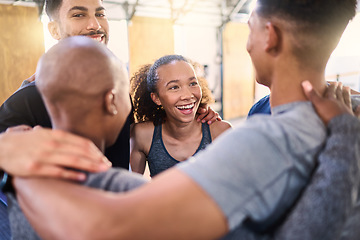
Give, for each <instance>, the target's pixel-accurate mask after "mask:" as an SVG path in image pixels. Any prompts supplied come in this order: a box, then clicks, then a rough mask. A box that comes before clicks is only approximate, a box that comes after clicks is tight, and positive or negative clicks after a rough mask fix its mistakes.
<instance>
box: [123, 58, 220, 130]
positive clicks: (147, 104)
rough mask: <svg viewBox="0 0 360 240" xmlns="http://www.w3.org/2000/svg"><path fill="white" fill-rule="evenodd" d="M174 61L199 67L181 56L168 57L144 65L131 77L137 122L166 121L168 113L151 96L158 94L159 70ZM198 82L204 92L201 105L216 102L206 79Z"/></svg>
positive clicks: (158, 122) (199, 79)
mask: <svg viewBox="0 0 360 240" xmlns="http://www.w3.org/2000/svg"><path fill="white" fill-rule="evenodd" d="M174 61H184V62H187V63H190V64H191V65H192V66H193V67H195V66H199V64H198V63H196V62H193V61H190V60H188V59H186V58H184V57H183V56H181V55H166V56H163V57H161V58H159V59H158V60H156V61H155V62H154V64H153V65H151V64H146V65H143V66H142V67H140V69H139V70H138V71H137V72H135V73H134V75H133V76H132V77H131V79H130V95H131V99H132V102H133V106H134V120H135V122H137V123H138V122H146V121H151V122H153V123H154V124H156V125H158V124H161V123H163V122H164V121H165V118H166V113H165V111H164V109H163V108H162V107H161V106H158V105H157V104H156V103H154V102H153V101H152V99H151V96H150V94H151V93H152V92H154V93H156V92H157V87H156V85H157V82H158V80H159V77H158V74H157V69H158V68H159V67H160V66H163V65H166V64H169V63H171V62H174ZM198 81H199V85H200V87H201V92H202V98H201V102H200V104H201V105H206V104H210V103H212V102H214V99H213V96H212V94H211V91H210V89H209V88H208V84H207V81H206V79H205V78H204V77H198Z"/></svg>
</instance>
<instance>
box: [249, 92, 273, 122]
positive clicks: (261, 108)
mask: <svg viewBox="0 0 360 240" xmlns="http://www.w3.org/2000/svg"><path fill="white" fill-rule="evenodd" d="M257 113H263V114H271V108H270V95H267V96H265V97H263V98H262V99H260V100H259V101H258V102H257V103H255V104H254V105H253V106H252V107H251V109H250V111H249V113H248V117H250V116H251V115H254V114H257Z"/></svg>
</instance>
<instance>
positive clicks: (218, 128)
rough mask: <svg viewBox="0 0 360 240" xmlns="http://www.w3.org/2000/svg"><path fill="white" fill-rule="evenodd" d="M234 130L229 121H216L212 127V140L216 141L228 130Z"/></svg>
mask: <svg viewBox="0 0 360 240" xmlns="http://www.w3.org/2000/svg"><path fill="white" fill-rule="evenodd" d="M230 128H232V126H231V124H230V123H229V122H228V121H225V120H221V121H216V122H214V123H212V124H211V125H210V132H211V138H212V139H215V138H217V137H218V136H219V135H220V134H222V133H223V132H225V131H226V130H228V129H230Z"/></svg>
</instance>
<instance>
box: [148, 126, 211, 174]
mask: <svg viewBox="0 0 360 240" xmlns="http://www.w3.org/2000/svg"><path fill="white" fill-rule="evenodd" d="M201 130H202V139H201V142H200V145H199V147H198V148H197V150H196V152H195V153H194V155H195V154H196V153H197V152H199V151H200V150H202V149H204V148H205V147H206V145H208V144H209V143H211V141H212V139H211V133H210V127H209V125H208V124H207V123H202V126H201ZM147 161H148V164H149V169H150V175H151V177H154V176H155V175H156V174H158V173H160V172H162V171H164V170H166V169H168V168H170V167H172V166H174V165H175V164H177V163H179V162H180V161H178V160H176V159H175V158H173V157H172V156H171V155H170V154H169V153H168V151H167V150H166V148H165V145H164V142H163V139H162V125H161V124H160V125H158V126H155V128H154V134H153V139H152V143H151V147H150V151H149V154H148V156H147Z"/></svg>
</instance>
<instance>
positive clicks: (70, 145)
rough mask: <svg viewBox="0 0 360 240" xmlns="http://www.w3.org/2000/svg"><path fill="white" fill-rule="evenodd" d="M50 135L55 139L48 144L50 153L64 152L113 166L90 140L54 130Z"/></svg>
mask: <svg viewBox="0 0 360 240" xmlns="http://www.w3.org/2000/svg"><path fill="white" fill-rule="evenodd" d="M48 134H51V135H52V137H53V139H52V140H49V141H48V142H47V147H48V148H49V151H55V152H58V151H62V152H66V153H67V154H68V155H72V156H75V157H79V158H84V159H88V161H93V162H97V163H105V164H106V165H109V166H111V162H110V161H109V160H108V159H107V158H106V157H105V156H104V155H103V154H102V153H101V151H100V150H99V149H98V148H97V147H96V146H95V145H94V144H93V142H91V141H90V140H88V139H85V138H82V137H80V136H76V135H74V134H71V133H67V132H64V131H60V130H52V131H51V132H48Z"/></svg>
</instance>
